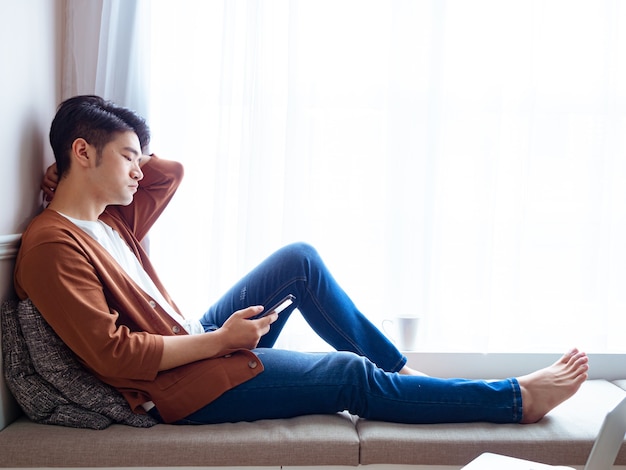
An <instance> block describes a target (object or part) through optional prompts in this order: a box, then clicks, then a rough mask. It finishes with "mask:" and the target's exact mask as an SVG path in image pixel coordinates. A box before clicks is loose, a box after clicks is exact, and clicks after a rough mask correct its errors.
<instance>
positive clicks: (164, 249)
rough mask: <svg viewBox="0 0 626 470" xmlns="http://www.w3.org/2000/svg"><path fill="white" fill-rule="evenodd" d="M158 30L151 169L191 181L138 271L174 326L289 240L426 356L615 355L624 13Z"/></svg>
mask: <svg viewBox="0 0 626 470" xmlns="http://www.w3.org/2000/svg"><path fill="white" fill-rule="evenodd" d="M151 7H152V16H151V25H152V28H153V36H152V43H151V54H150V55H151V59H150V60H151V61H152V69H151V70H152V72H151V74H150V80H151V95H150V96H151V97H150V103H151V114H150V122H151V126H152V128H153V134H154V138H153V142H154V147H153V150H154V151H155V152H157V153H158V154H161V155H162V156H163V157H169V158H174V159H178V160H180V161H182V162H184V164H185V167H186V180H185V182H184V183H183V187H182V188H181V190H180V192H179V194H178V195H177V197H176V198H175V200H174V201H173V203H172V206H171V208H170V209H169V210H168V211H167V213H166V214H165V216H164V217H163V219H162V220H161V222H160V223H159V225H158V226H157V228H156V230H155V231H153V233H152V243H153V256H154V259H155V262H156V263H157V264H158V265H159V266H160V270H161V272H162V277H163V278H164V281H165V284H166V285H168V286H170V290H171V293H172V294H173V295H174V297H175V298H176V299H177V301H178V303H179V305H180V306H181V307H183V309H184V310H185V311H186V313H187V314H190V315H199V314H201V313H202V312H203V310H204V309H205V308H206V307H207V306H208V305H209V303H210V302H212V301H214V300H216V299H217V298H218V296H219V295H220V294H221V293H222V292H223V291H224V290H225V289H227V288H228V287H229V286H230V285H231V284H232V282H234V281H235V280H236V279H238V278H239V277H240V276H241V275H243V274H244V273H245V272H246V271H247V270H248V269H250V268H251V267H253V266H254V265H255V264H256V263H257V262H259V261H260V260H262V259H263V258H264V257H265V256H266V255H268V254H269V253H270V252H271V251H273V250H275V249H276V248H278V247H279V246H281V245H284V244H285V243H288V242H291V241H296V240H304V241H307V242H310V243H312V244H313V245H315V246H316V247H317V248H318V250H319V251H320V252H321V254H322V256H323V257H324V258H325V259H326V261H327V263H328V265H329V266H330V268H331V270H332V271H333V272H334V273H335V274H336V277H337V278H338V280H339V282H340V283H341V284H342V285H343V286H344V287H345V289H346V290H347V291H348V293H349V294H350V295H351V296H352V297H353V298H354V300H355V301H356V303H357V305H358V306H359V307H360V308H361V310H363V311H364V312H365V313H366V314H367V315H368V316H369V317H370V318H371V319H372V320H373V321H374V322H375V323H376V324H380V323H381V322H382V320H383V319H385V318H393V317H394V316H398V315H419V316H420V317H421V318H422V320H421V325H420V340H419V341H420V343H419V344H420V348H422V349H425V350H431V351H550V352H554V351H561V350H563V349H564V348H567V347H569V346H571V345H578V346H579V347H581V348H584V349H586V350H587V351H595V352H606V351H624V350H625V349H626V338H625V336H626V328H625V327H626V318H625V317H626V316H625V315H624V312H626V289H625V288H624V286H625V285H626V244H625V243H624V241H625V240H626V145H625V144H626V142H625V139H624V136H625V135H626V132H624V131H626V120H625V116H626V36H625V35H624V34H623V31H625V30H626V10H625V9H624V7H623V4H622V3H621V2H619V1H596V0H594V1H591V0H588V1H533V2H517V1H502V0H493V1H472V2H466V1H463V0H456V1H453V0H448V1H446V2H441V1H412V0H404V1H402V0H398V1H389V2H386V1H385V2H381V1H374V0H371V1H370V0H316V1H296V0H291V1H289V0H282V1H271V2H262V1H253V0H251V1H245V0H237V1H232V0H227V1H223V2H218V1H212V2H204V1H191V0H181V1H177V2H171V1H167V0H153V2H152V5H151ZM290 329H291V330H290V331H289V332H288V334H287V335H286V338H289V339H285V340H283V342H282V343H281V345H284V346H289V347H297V348H303V349H319V348H324V346H322V345H321V344H319V343H318V342H316V341H314V340H311V338H312V337H313V335H312V334H311V333H310V332H309V331H307V330H306V328H305V327H304V326H303V324H302V321H301V320H298V319H295V320H294V322H293V323H292V325H291V326H290Z"/></svg>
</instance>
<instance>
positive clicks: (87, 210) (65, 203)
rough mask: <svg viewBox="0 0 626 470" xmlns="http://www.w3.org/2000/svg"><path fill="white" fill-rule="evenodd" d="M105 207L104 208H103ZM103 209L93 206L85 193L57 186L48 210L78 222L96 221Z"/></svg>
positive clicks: (97, 205)
mask: <svg viewBox="0 0 626 470" xmlns="http://www.w3.org/2000/svg"><path fill="white" fill-rule="evenodd" d="M105 207H106V206H105ZM105 207H102V206H101V205H99V204H95V203H94V202H93V201H91V200H90V199H89V198H88V197H85V193H82V192H80V191H78V192H77V191H72V190H71V189H70V187H68V186H65V185H63V184H59V185H58V186H57V189H56V191H55V194H54V198H53V199H52V202H51V203H50V205H49V206H48V208H50V209H52V210H55V211H57V212H60V213H62V214H64V215H67V216H69V217H72V218H74V219H79V220H91V221H96V220H98V217H100V214H102V212H104V209H105Z"/></svg>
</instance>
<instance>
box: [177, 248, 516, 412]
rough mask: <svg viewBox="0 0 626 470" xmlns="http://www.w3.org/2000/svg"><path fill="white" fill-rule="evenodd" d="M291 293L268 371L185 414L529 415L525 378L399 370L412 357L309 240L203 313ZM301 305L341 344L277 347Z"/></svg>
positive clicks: (215, 316) (208, 326) (268, 339)
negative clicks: (364, 309)
mask: <svg viewBox="0 0 626 470" xmlns="http://www.w3.org/2000/svg"><path fill="white" fill-rule="evenodd" d="M287 294H293V295H295V296H296V302H295V304H294V305H293V306H292V307H290V308H289V309H288V310H286V311H284V312H283V313H281V314H280V316H279V318H278V320H277V321H276V322H274V323H273V324H272V326H271V329H270V332H269V333H268V334H267V335H265V336H264V337H263V338H262V339H261V342H260V343H259V345H258V348H257V349H255V350H254V352H255V353H256V354H258V355H259V358H260V359H261V361H262V362H263V365H264V366H265V370H264V372H263V373H261V374H259V375H258V376H256V377H255V378H253V379H251V380H249V381H247V382H245V383H243V384H241V385H239V386H237V387H235V388H233V389H231V390H229V391H227V392H226V393H224V394H223V395H222V396H221V397H219V398H218V399H217V400H215V401H213V402H211V403H209V404H208V405H206V406H205V407H203V408H202V409H200V410H198V411H197V412H195V413H193V414H191V415H190V416H188V417H187V418H186V419H185V420H182V421H181V422H180V423H181V424H182V423H186V424H191V423H197V424H204V423H222V422H236V421H254V420H258V419H267V418H288V417H293V416H300V415H306V414H320V413H321V414H324V413H326V414H329V413H336V412H340V411H344V410H348V411H349V412H350V413H352V414H354V415H358V416H360V417H362V418H367V419H372V420H382V421H393V422H401V423H440V422H471V421H490V422H496V423H511V422H519V421H520V420H521V417H522V401H521V392H520V388H519V384H518V382H517V380H516V379H506V380H501V381H494V382H486V381H481V380H465V379H438V378H431V377H416V376H406V375H401V374H397V373H396V372H397V371H399V370H400V369H401V368H402V367H403V366H404V365H405V363H406V358H405V357H404V356H403V355H402V354H401V353H400V352H399V351H398V350H397V348H396V347H395V346H394V345H393V344H392V343H391V342H389V340H388V339H387V338H386V337H385V336H384V335H383V334H382V333H381V332H380V331H379V330H378V328H376V327H375V326H374V325H373V324H372V323H371V322H370V321H369V320H368V319H367V318H366V317H365V316H364V315H363V314H362V313H361V312H360V311H359V310H358V309H357V308H356V306H355V305H354V303H353V302H352V301H351V300H350V298H349V297H348V296H347V295H346V293H345V292H344V291H343V290H342V289H341V287H340V286H339V285H338V284H337V282H336V281H335V280H334V278H333V277H332V275H331V274H330V272H329V271H328V269H327V268H326V266H325V265H324V263H323V261H322V260H321V258H320V256H319V255H318V254H317V252H316V251H315V250H314V249H313V248H312V247H310V246H308V245H306V244H301V243H299V244H293V245H289V246H286V247H285V248H283V249H281V250H279V251H277V252H276V253H274V254H273V255H272V256H270V257H269V258H268V259H267V260H265V261H264V262H263V263H261V264H260V265H259V266H258V267H257V268H256V269H254V270H253V271H252V272H250V273H249V274H248V275H247V276H246V277H244V278H243V279H242V280H241V281H239V282H238V283H237V284H236V285H235V286H234V287H233V288H232V289H231V290H230V291H229V292H227V293H226V294H225V295H224V296H223V297H222V298H221V299H220V300H219V301H218V302H217V303H216V304H215V305H213V306H212V307H211V308H210V309H209V310H208V311H207V312H206V313H205V314H204V316H203V317H202V319H201V322H202V324H203V325H204V328H205V330H207V331H209V330H213V329H216V328H219V327H220V326H221V325H222V324H223V323H224V322H225V321H226V319H227V318H228V317H229V316H230V315H231V314H232V313H233V312H235V311H237V310H241V309H243V308H246V307H249V306H251V305H266V306H268V305H272V304H274V303H275V302H278V301H279V300H280V299H282V298H283V297H284V296H285V295H287ZM296 307H297V308H298V310H299V311H300V313H301V314H302V316H303V317H304V319H305V320H306V321H307V322H308V324H309V325H311V327H312V329H313V330H314V331H315V332H316V333H317V334H318V335H319V336H320V337H321V338H322V339H324V340H325V341H326V342H328V343H329V344H330V345H331V346H333V347H334V348H335V349H336V350H337V352H331V353H301V352H294V351H284V350H278V349H273V348H272V346H273V345H274V343H275V341H276V339H277V338H278V335H279V334H280V332H281V330H282V328H283V327H284V325H285V322H286V321H287V320H288V318H289V315H290V314H291V312H292V311H293V310H294V308H296Z"/></svg>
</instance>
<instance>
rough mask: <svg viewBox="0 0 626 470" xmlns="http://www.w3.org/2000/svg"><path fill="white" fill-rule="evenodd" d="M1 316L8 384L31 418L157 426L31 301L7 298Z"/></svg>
mask: <svg viewBox="0 0 626 470" xmlns="http://www.w3.org/2000/svg"><path fill="white" fill-rule="evenodd" d="M0 315H1V324H0V325H1V326H0V327H1V330H2V353H3V365H4V375H5V379H6V382H7V386H8V387H9V390H11V393H12V394H13V396H14V397H15V399H16V401H17V402H18V403H19V405H20V406H21V408H22V409H23V410H24V412H25V413H26V415H27V416H28V417H29V418H30V419H31V420H33V421H35V422H38V423H44V424H57V425H62V426H69V427H77V428H91V429H104V428H106V427H107V426H109V425H111V424H112V423H123V424H127V425H130V426H135V427H149V426H153V425H155V424H156V421H155V420H154V418H152V417H151V416H149V415H140V414H135V413H133V411H132V410H131V409H130V406H129V405H128V403H127V402H126V400H125V399H124V398H123V397H122V395H121V394H120V393H119V392H118V391H117V390H115V389H114V388H113V387H111V386H109V385H107V384H105V383H103V382H102V381H101V380H99V379H98V378H96V377H95V376H94V375H93V374H91V373H90V372H89V371H87V370H86V369H85V368H84V367H83V366H82V365H81V364H80V362H79V361H78V359H77V358H76V356H75V355H74V353H73V352H72V351H71V350H70V349H69V348H68V347H67V346H66V345H65V344H64V343H63V342H62V341H61V339H60V338H59V337H58V336H57V335H56V333H55V332H54V331H53V330H52V328H51V327H50V326H49V325H48V324H47V323H46V321H45V319H44V318H43V317H42V315H41V313H40V312H39V311H38V310H37V309H36V308H35V306H34V305H33V303H32V302H31V301H30V300H23V301H19V302H18V301H11V300H9V301H5V302H3V304H2V310H1V314H0Z"/></svg>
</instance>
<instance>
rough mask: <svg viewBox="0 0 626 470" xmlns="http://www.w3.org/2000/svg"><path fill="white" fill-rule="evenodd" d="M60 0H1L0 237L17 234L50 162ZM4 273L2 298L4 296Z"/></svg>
mask: <svg viewBox="0 0 626 470" xmlns="http://www.w3.org/2000/svg"><path fill="white" fill-rule="evenodd" d="M62 6H63V0H0V61H1V64H2V73H1V74H0V103H1V108H0V109H2V111H1V114H0V143H1V144H2V153H0V163H1V167H2V184H0V200H1V201H2V209H1V210H0V236H5V235H10V234H16V233H20V232H21V231H22V230H24V228H25V227H26V225H27V223H28V221H29V220H30V219H31V218H32V216H33V215H34V214H35V212H36V211H37V208H38V197H39V194H38V191H37V190H36V188H37V187H38V185H39V181H40V179H41V175H42V170H43V169H44V168H45V167H46V166H47V165H48V164H49V163H51V162H52V152H51V151H50V149H49V145H48V140H47V139H48V138H47V135H48V128H49V126H50V120H51V119H52V116H53V115H54V111H55V109H56V105H57V100H58V96H59V92H58V90H60V80H59V70H60V65H59V64H60V62H61V61H60V53H59V51H60V47H59V42H60V38H61V36H60V33H61V27H60V25H61V24H62V23H61V21H62V19H61V14H62V12H63V9H62ZM6 286H7V282H6V280H5V278H4V277H2V279H1V282H0V296H1V298H6V295H7V290H6Z"/></svg>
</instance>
